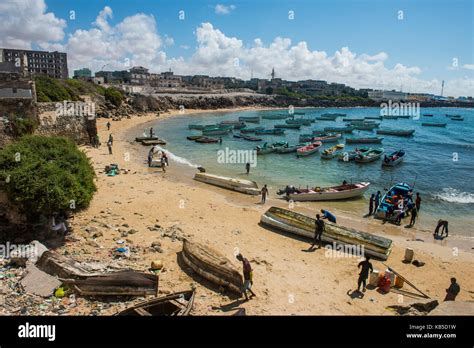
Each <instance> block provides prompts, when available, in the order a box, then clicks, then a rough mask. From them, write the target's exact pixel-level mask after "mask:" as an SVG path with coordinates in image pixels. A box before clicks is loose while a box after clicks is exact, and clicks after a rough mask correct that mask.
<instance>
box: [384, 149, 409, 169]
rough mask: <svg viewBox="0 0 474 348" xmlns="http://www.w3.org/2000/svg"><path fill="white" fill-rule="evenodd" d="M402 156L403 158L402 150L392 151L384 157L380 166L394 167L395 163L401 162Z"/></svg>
mask: <svg viewBox="0 0 474 348" xmlns="http://www.w3.org/2000/svg"><path fill="white" fill-rule="evenodd" d="M403 158H405V151H404V150H398V151H394V152H392V153H391V154H390V155H388V156H385V157H384V159H383V161H382V166H385V167H395V166H396V165H398V164H400V163H402V161H403Z"/></svg>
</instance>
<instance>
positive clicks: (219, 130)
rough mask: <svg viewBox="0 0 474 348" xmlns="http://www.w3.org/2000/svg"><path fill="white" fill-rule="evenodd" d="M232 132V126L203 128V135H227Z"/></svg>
mask: <svg viewBox="0 0 474 348" xmlns="http://www.w3.org/2000/svg"><path fill="white" fill-rule="evenodd" d="M230 132H232V126H231V127H216V128H206V129H203V130H202V135H225V134H229V133H230Z"/></svg>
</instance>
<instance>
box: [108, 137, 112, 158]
mask: <svg viewBox="0 0 474 348" xmlns="http://www.w3.org/2000/svg"><path fill="white" fill-rule="evenodd" d="M107 147H108V148H109V155H111V154H112V142H111V141H110V140H109V141H108V142H107Z"/></svg>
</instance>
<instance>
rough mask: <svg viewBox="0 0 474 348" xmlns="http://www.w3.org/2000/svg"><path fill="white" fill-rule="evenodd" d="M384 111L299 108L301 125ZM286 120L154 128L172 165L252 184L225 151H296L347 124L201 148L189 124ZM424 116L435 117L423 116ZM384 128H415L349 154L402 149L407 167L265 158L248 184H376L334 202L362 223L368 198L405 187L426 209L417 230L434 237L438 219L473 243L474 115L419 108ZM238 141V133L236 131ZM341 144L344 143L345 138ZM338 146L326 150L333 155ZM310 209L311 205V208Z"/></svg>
mask: <svg viewBox="0 0 474 348" xmlns="http://www.w3.org/2000/svg"><path fill="white" fill-rule="evenodd" d="M380 111H381V109H380V108H314V109H299V110H298V112H305V115H304V116H302V115H295V117H296V118H299V117H304V118H312V117H317V116H320V115H321V114H323V113H344V114H346V116H344V117H345V118H346V117H347V118H363V117H366V116H380ZM282 113H288V110H271V111H257V110H253V111H239V112H226V113H208V114H206V113H203V114H198V115H196V114H194V115H186V113H184V114H183V115H178V116H176V117H172V118H168V119H165V120H161V121H157V122H158V123H157V124H155V125H153V128H154V129H155V131H156V132H157V134H158V136H160V137H162V138H164V139H166V140H167V141H168V144H167V145H166V147H165V148H166V149H167V150H168V151H170V152H171V157H170V158H171V159H172V160H173V159H174V160H175V161H177V162H179V163H181V164H183V165H185V166H189V167H197V166H203V167H205V168H206V170H207V171H208V172H210V173H216V174H222V175H228V176H233V177H247V176H246V175H245V163H229V162H235V161H229V162H224V163H223V161H220V160H218V159H219V150H225V149H226V148H227V149H228V150H252V149H253V148H254V147H255V146H256V145H259V144H260V145H261V144H263V143H264V142H268V143H269V144H271V143H273V142H277V141H288V142H289V143H290V145H292V144H297V143H299V135H300V134H310V133H311V132H312V130H313V129H317V130H322V129H323V128H324V127H342V126H344V125H345V123H346V122H344V121H342V117H338V119H337V120H336V121H319V120H317V121H316V122H315V123H312V124H311V126H302V127H301V129H300V130H292V129H285V135H284V136H273V135H272V136H266V135H255V134H248V135H250V136H256V137H260V138H262V139H263V140H264V141H262V142H250V141H246V140H243V139H238V138H234V137H233V135H232V133H230V134H229V135H222V136H219V135H216V136H211V137H216V138H218V137H222V144H218V143H217V144H199V143H195V142H194V141H189V140H187V139H186V137H187V136H189V135H200V134H201V132H200V131H196V130H189V129H188V125H189V124H214V123H218V122H221V121H224V120H238V118H239V117H240V116H262V115H265V114H282ZM423 114H433V115H434V116H433V117H425V116H423ZM445 114H450V115H461V116H462V117H464V121H453V120H451V119H450V118H448V117H446V116H445ZM375 122H381V124H380V128H397V129H415V134H414V135H413V136H411V137H398V136H391V135H379V136H382V137H383V138H384V140H383V142H382V144H346V147H345V149H344V150H343V151H347V150H349V151H350V150H353V149H355V148H356V147H362V146H366V147H373V148H375V147H383V148H384V150H385V153H386V154H390V153H391V152H393V151H396V150H399V149H403V150H405V151H406V155H405V159H404V161H403V163H402V164H400V165H398V166H396V167H393V168H391V167H382V166H381V162H382V160H381V159H380V160H377V161H375V162H372V163H368V164H358V163H355V162H342V161H339V160H338V159H337V158H333V159H331V160H325V159H321V158H320V156H319V154H315V155H311V156H308V157H302V158H297V157H296V153H290V154H277V153H272V154H267V155H261V156H258V158H257V165H256V166H255V167H252V168H251V171H250V174H251V175H250V177H249V178H250V179H252V180H255V181H257V183H258V184H259V186H263V184H267V185H268V186H269V187H271V188H272V190H273V192H275V191H276V190H277V189H279V188H283V187H284V186H286V185H288V184H291V185H294V186H296V187H308V186H309V187H315V186H327V185H338V184H341V183H342V181H343V180H347V181H348V182H360V181H368V182H370V183H371V187H370V189H369V191H367V192H366V193H365V196H364V197H362V198H359V199H355V200H349V201H345V202H331V203H328V204H331V206H334V204H336V205H337V207H338V209H342V210H348V211H352V212H353V211H354V210H357V211H359V212H360V215H361V216H362V215H363V214H364V213H366V212H367V205H368V203H367V202H368V198H369V197H370V194H371V193H376V192H377V191H378V190H380V191H381V192H382V193H383V192H384V190H385V189H388V188H389V187H390V186H391V185H392V184H394V183H397V182H406V183H408V184H410V185H414V191H415V192H420V194H421V198H422V206H421V211H420V215H419V222H417V226H418V227H420V226H421V227H422V228H425V229H427V230H434V228H435V226H436V222H437V220H438V219H446V220H448V221H449V223H450V234H451V231H452V233H453V234H458V235H464V236H469V237H474V232H473V230H474V229H473V228H472V226H473V223H474V215H473V208H474V138H473V131H474V110H473V109H466V108H421V110H420V115H419V117H418V116H416V117H413V118H410V119H397V120H387V119H384V120H381V121H380V120H375ZM422 122H436V123H447V126H446V128H439V127H424V126H421V123H422ZM282 123H285V120H267V119H261V120H260V124H255V123H248V124H247V126H248V127H256V126H265V127H266V128H267V129H269V128H273V126H274V125H275V124H282ZM234 132H235V133H236V134H237V133H239V131H238V130H237V131H234ZM351 136H377V135H376V134H375V130H374V131H357V130H354V133H353V134H352V135H351V134H349V135H347V134H344V137H351ZM339 143H345V141H344V139H341V140H340V141H339ZM335 144H336V143H327V144H323V148H328V147H331V146H333V145H335ZM308 204H311V203H308Z"/></svg>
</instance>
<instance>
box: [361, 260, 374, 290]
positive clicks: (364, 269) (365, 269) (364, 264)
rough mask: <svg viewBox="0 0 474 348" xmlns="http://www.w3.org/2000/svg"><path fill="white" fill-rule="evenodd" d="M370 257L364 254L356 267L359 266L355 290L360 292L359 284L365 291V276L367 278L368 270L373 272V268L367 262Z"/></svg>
mask: <svg viewBox="0 0 474 348" xmlns="http://www.w3.org/2000/svg"><path fill="white" fill-rule="evenodd" d="M369 260H370V257H369V256H366V257H365V260H364V261H361V262H359V264H358V265H357V268H361V270H360V273H359V279H357V292H360V286H361V285H363V288H362V291H363V292H365V290H366V285H367V278H369V272H373V271H374V268H373V267H372V264H371V263H370V262H369Z"/></svg>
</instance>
